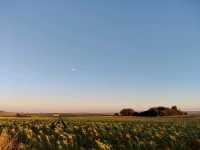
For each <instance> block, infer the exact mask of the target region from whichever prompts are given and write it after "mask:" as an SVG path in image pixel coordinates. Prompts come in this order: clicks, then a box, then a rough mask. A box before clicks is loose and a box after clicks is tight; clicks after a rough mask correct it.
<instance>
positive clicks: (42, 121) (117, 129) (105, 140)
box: [0, 116, 200, 150]
mask: <svg viewBox="0 0 200 150" xmlns="http://www.w3.org/2000/svg"><path fill="white" fill-rule="evenodd" d="M0 133H1V135H0V150H14V149H16V150H18V149H22V150H132V149H133V150H134V149H136V150H137V149H139V150H140V149H141V150H151V149H152V150H156V149H161V150H170V149H172V150H173V149H174V150H189V149H192V150H198V149H200V118H199V117H194V118H190V117H188V118H176V117H174V118H167V117H160V118H159V117H155V118H141V117H111V116H106V117H95V116H93V117H63V118H53V117H52V118H50V117H49V118H48V117H46V118H43V117H38V118H1V119H0Z"/></svg>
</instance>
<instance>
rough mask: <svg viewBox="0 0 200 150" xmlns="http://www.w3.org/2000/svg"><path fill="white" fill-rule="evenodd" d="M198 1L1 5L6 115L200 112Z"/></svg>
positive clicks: (45, 0) (0, 74) (1, 102)
mask: <svg viewBox="0 0 200 150" xmlns="http://www.w3.org/2000/svg"><path fill="white" fill-rule="evenodd" d="M199 7H200V2H199V1H198V0H192V1H187V0H166V1H160V0H151V1H149V0H142V1H136V0H126V1H122V0H109V1H108V0H100V1H92V0H84V1H80V0H77V1H74V0H59V1H53V0H42V1H36V0H20V1H18V0H13V1H1V2H0V109H1V110H5V111H20V112H116V111H119V110H120V109H121V108H125V107H131V108H133V109H135V110H143V109H147V108H149V107H151V106H159V105H162V106H172V105H177V106H178V107H179V108H181V109H184V110H200V100H199V99H200V93H199V91H200V70H199V66H200V59H199V57H200V41H199V39H200V10H199Z"/></svg>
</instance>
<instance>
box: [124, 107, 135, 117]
mask: <svg viewBox="0 0 200 150" xmlns="http://www.w3.org/2000/svg"><path fill="white" fill-rule="evenodd" d="M134 113H135V111H134V110H133V109H131V108H124V109H122V110H121V111H120V115H122V116H132V115H133V114H134Z"/></svg>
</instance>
